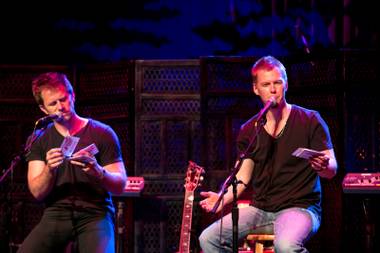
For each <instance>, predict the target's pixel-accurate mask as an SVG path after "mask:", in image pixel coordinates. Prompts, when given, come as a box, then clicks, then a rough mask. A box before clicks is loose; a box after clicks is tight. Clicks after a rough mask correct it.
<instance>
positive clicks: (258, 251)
mask: <svg viewBox="0 0 380 253" xmlns="http://www.w3.org/2000/svg"><path fill="white" fill-rule="evenodd" d="M250 203H251V202H250V200H238V208H245V207H247V206H249V205H250ZM273 240H274V234H249V235H247V237H246V238H245V240H244V241H245V242H244V244H245V245H244V246H243V248H250V247H249V246H248V242H249V241H251V242H252V243H253V244H254V245H255V253H263V252H264V243H265V242H266V241H270V242H272V243H273ZM272 252H274V250H273V251H272Z"/></svg>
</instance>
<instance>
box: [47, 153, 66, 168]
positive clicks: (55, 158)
mask: <svg viewBox="0 0 380 253" xmlns="http://www.w3.org/2000/svg"><path fill="white" fill-rule="evenodd" d="M63 159H64V156H63V153H62V150H61V148H52V149H50V150H49V151H48V152H46V165H47V167H48V168H49V170H50V171H53V170H55V169H56V168H57V167H58V166H59V165H61V163H62V162H63Z"/></svg>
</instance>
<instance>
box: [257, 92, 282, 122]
mask: <svg viewBox="0 0 380 253" xmlns="http://www.w3.org/2000/svg"><path fill="white" fill-rule="evenodd" d="M276 106H277V102H276V98H275V97H271V98H270V99H269V100H268V101H267V102H266V103H265V105H264V107H263V109H261V110H260V112H259V114H258V115H259V116H257V119H256V124H257V122H260V121H261V120H262V119H263V117H264V116H265V114H267V112H268V111H269V109H270V108H274V107H276Z"/></svg>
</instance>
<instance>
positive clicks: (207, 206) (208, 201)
mask: <svg viewBox="0 0 380 253" xmlns="http://www.w3.org/2000/svg"><path fill="white" fill-rule="evenodd" d="M200 195H201V196H202V197H205V199H204V200H202V201H200V202H199V205H200V206H201V207H202V208H203V210H205V211H206V212H210V211H211V210H212V209H213V208H214V206H215V203H216V201H218V199H219V195H218V194H217V193H216V192H211V191H208V192H201V193H200ZM220 210H221V205H219V206H218V209H217V211H216V212H219V211H220Z"/></svg>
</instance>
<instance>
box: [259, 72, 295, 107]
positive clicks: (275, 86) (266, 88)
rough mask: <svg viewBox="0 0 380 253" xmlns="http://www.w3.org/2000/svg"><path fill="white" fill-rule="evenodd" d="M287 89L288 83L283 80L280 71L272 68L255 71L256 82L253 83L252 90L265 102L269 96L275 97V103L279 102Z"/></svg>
mask: <svg viewBox="0 0 380 253" xmlns="http://www.w3.org/2000/svg"><path fill="white" fill-rule="evenodd" d="M287 89H288V83H286V82H285V80H284V78H283V77H282V75H281V72H280V71H279V70H278V69H277V68H274V69H272V70H270V71H267V70H259V71H258V72H257V82H256V83H255V84H254V85H253V92H255V94H256V95H258V96H259V97H260V98H261V100H262V101H263V102H264V103H266V102H267V101H268V100H269V98H271V97H275V98H276V102H277V104H278V103H280V102H281V101H282V100H283V99H284V97H285V92H286V91H287Z"/></svg>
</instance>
